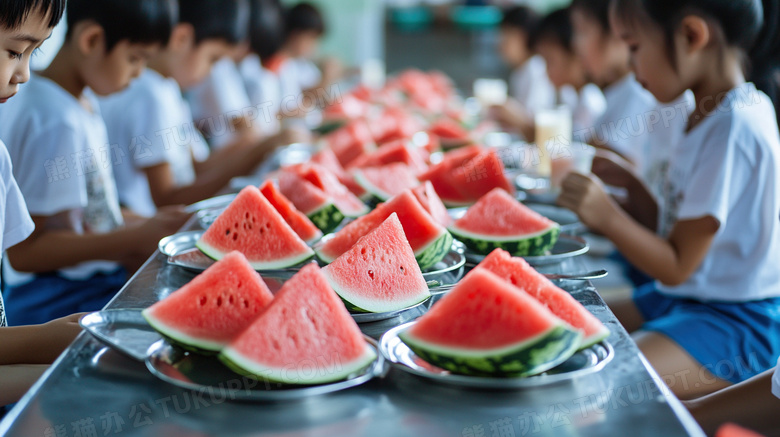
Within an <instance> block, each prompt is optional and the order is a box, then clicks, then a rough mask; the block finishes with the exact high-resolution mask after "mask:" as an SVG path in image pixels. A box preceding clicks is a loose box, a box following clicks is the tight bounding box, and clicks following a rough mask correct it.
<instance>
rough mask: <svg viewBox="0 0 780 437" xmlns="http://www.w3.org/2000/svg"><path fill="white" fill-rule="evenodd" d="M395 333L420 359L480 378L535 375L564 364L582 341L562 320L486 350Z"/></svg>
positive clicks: (578, 334) (579, 335) (460, 373)
mask: <svg viewBox="0 0 780 437" xmlns="http://www.w3.org/2000/svg"><path fill="white" fill-rule="evenodd" d="M398 336H399V338H400V339H401V341H403V342H404V344H406V345H407V346H408V347H409V349H411V350H412V352H414V353H415V354H416V355H417V356H418V357H420V358H421V359H422V360H424V361H426V362H428V363H430V364H433V365H434V366H436V367H439V368H442V369H444V370H448V371H450V372H452V373H455V374H459V375H467V376H480V377H513V378H515V377H527V376H533V375H538V374H540V373H543V372H546V371H548V370H550V369H552V368H554V367H556V366H559V365H561V364H563V363H564V362H565V361H566V360H568V359H569V358H571V356H572V355H574V354H575V353H576V352H577V350H579V348H580V344H581V342H582V332H580V331H575V330H572V329H570V328H569V327H567V325H565V324H563V323H559V324H557V325H555V326H553V327H551V328H550V329H549V330H547V331H546V332H545V333H543V334H540V335H537V336H536V337H534V338H531V339H528V340H525V341H523V342H520V343H517V344H514V345H511V346H507V347H503V348H500V349H493V350H488V351H477V350H474V349H458V348H453V347H446V346H439V345H434V344H431V343H429V342H425V341H423V340H420V339H417V338H415V337H414V336H413V335H411V334H410V333H409V331H408V329H407V330H405V331H402V332H401V333H399V334H398Z"/></svg>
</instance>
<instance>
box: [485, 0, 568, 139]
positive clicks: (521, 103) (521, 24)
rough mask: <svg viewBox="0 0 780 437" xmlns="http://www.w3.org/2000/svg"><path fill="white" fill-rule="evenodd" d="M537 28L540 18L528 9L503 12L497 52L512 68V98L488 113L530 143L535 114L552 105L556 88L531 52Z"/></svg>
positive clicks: (541, 63)
mask: <svg viewBox="0 0 780 437" xmlns="http://www.w3.org/2000/svg"><path fill="white" fill-rule="evenodd" d="M538 25H539V17H538V16H537V15H536V13H535V12H534V11H533V10H532V9H530V8H528V7H525V6H516V7H513V8H511V9H509V10H507V11H505V12H504V18H503V20H502V21H501V40H500V45H499V50H500V52H501V57H502V58H503V59H504V61H505V62H506V63H507V64H509V66H510V67H511V68H512V73H511V75H510V78H509V88H510V91H511V94H512V97H513V98H512V99H511V100H510V101H509V102H507V103H506V104H504V105H500V106H496V107H494V108H492V111H491V112H492V114H493V116H494V117H495V118H496V120H497V121H498V122H499V123H501V124H503V125H505V126H509V127H514V128H516V129H518V130H519V132H520V133H521V134H522V135H523V136H524V137H525V138H526V139H528V140H529V141H531V140H533V138H534V126H535V123H534V114H535V113H536V112H538V111H541V110H543V109H551V108H553V107H554V106H555V88H554V87H553V85H552V84H551V83H550V79H549V78H548V77H547V71H546V69H547V67H546V66H545V63H544V59H543V58H542V57H541V56H538V55H534V53H533V50H532V40H533V35H534V33H535V32H536V28H537V26H538Z"/></svg>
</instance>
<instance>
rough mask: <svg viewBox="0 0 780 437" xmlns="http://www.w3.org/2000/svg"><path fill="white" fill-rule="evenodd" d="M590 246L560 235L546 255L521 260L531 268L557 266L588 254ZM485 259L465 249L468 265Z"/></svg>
mask: <svg viewBox="0 0 780 437" xmlns="http://www.w3.org/2000/svg"><path fill="white" fill-rule="evenodd" d="M588 250H590V246H588V243H587V242H586V241H585V240H583V239H582V238H580V237H575V236H572V235H565V234H561V235H560V236H559V237H558V241H557V242H556V243H555V246H553V248H552V249H551V250H550V253H549V254H547V255H540V256H524V257H523V259H524V260H526V261H527V262H528V264H531V265H532V266H546V265H550V264H559V263H562V262H564V261H566V260H567V259H569V258H574V257H575V256H580V255H584V254H586V253H588ZM484 259H485V255H480V254H478V253H474V252H472V251H471V250H469V249H468V248H467V249H466V260H468V262H470V263H474V264H479V263H481V262H482V260H484Z"/></svg>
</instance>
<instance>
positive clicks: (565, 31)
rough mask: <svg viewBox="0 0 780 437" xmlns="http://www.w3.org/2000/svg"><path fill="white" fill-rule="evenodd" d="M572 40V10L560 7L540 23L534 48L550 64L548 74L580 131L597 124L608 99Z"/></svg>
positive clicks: (574, 125)
mask: <svg viewBox="0 0 780 437" xmlns="http://www.w3.org/2000/svg"><path fill="white" fill-rule="evenodd" d="M572 40H573V30H572V27H571V19H570V17H569V9H568V8H566V9H559V10H557V11H554V12H551V13H550V14H549V15H547V16H546V17H544V18H543V19H542V21H541V23H539V26H538V28H537V31H536V35H535V36H534V39H533V47H534V50H536V52H537V53H539V56H541V57H542V58H543V59H544V62H545V64H546V65H547V76H548V77H549V78H550V82H551V83H552V84H553V86H554V87H555V88H556V89H557V90H558V97H559V101H560V102H561V103H562V104H563V105H565V106H566V107H568V108H569V109H570V110H571V113H572V117H573V123H572V126H573V130H574V132H579V131H581V130H584V129H588V128H590V127H592V126H595V125H596V120H598V118H599V117H600V116H601V115H602V114H603V113H604V111H605V110H606V108H607V102H606V100H605V99H604V93H602V92H601V90H600V89H599V87H597V86H596V85H594V84H592V83H588V80H587V77H586V75H585V70H584V68H583V66H582V63H581V62H580V60H579V58H578V57H577V54H576V53H575V52H574V47H573V41H572Z"/></svg>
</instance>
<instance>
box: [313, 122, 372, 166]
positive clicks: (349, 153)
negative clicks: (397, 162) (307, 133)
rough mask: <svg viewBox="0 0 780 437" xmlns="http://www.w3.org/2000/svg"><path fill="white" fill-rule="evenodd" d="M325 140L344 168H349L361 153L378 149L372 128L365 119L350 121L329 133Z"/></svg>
mask: <svg viewBox="0 0 780 437" xmlns="http://www.w3.org/2000/svg"><path fill="white" fill-rule="evenodd" d="M325 140H326V144H327V146H328V147H330V148H331V150H333V153H334V154H335V155H336V157H337V158H338V160H339V162H340V163H341V166H342V167H344V168H348V167H349V164H350V163H352V161H354V160H355V159H357V158H358V157H360V156H361V155H363V154H366V153H371V152H373V151H374V150H376V144H375V143H374V138H373V136H372V135H371V130H370V129H369V128H368V124H366V122H365V121H363V120H355V121H353V122H351V123H349V124H348V125H346V126H344V127H343V128H341V129H339V130H337V131H335V132H333V133H331V134H330V135H328V136H327V137H326V138H325Z"/></svg>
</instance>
